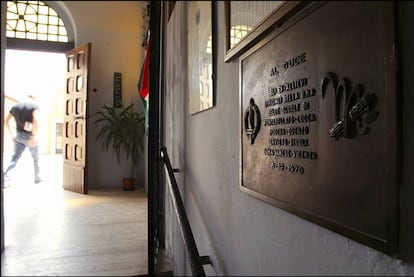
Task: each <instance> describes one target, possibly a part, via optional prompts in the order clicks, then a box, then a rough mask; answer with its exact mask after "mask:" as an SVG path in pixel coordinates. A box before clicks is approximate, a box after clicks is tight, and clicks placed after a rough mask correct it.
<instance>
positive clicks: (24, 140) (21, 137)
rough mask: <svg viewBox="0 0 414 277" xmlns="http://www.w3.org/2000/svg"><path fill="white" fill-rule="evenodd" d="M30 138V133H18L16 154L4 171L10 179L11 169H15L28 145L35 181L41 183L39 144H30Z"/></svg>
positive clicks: (15, 147) (15, 140) (15, 144)
mask: <svg viewBox="0 0 414 277" xmlns="http://www.w3.org/2000/svg"><path fill="white" fill-rule="evenodd" d="M29 140H30V134H28V133H18V134H17V136H16V138H15V139H14V154H13V156H12V159H11V161H10V164H9V166H8V167H7V169H6V171H5V172H4V177H5V179H6V180H8V178H9V176H8V174H9V171H10V170H12V169H14V168H15V167H16V165H17V162H18V161H19V159H20V157H21V156H22V153H23V151H24V149H26V147H28V148H29V151H30V154H31V155H32V158H33V165H34V172H35V180H34V181H35V183H39V182H40V181H41V179H40V167H39V146H38V144H37V143H36V145H35V146H30V145H29V144H28V141H29Z"/></svg>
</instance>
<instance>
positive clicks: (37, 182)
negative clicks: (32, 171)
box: [34, 178, 43, 184]
mask: <svg viewBox="0 0 414 277" xmlns="http://www.w3.org/2000/svg"><path fill="white" fill-rule="evenodd" d="M42 181H43V180H42V179H40V178H36V179H35V181H34V182H35V184H39V183H40V182H42Z"/></svg>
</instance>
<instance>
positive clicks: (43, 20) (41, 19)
mask: <svg viewBox="0 0 414 277" xmlns="http://www.w3.org/2000/svg"><path fill="white" fill-rule="evenodd" d="M37 22H38V23H41V24H47V22H48V17H47V15H39V19H38V21H37Z"/></svg>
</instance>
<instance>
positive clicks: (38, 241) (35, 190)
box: [1, 174, 148, 276]
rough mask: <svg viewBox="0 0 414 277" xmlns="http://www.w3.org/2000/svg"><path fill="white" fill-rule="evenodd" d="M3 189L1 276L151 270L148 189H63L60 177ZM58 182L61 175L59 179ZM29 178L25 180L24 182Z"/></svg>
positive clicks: (94, 273) (106, 273)
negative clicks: (149, 260)
mask: <svg viewBox="0 0 414 277" xmlns="http://www.w3.org/2000/svg"><path fill="white" fill-rule="evenodd" d="M43 177H44V179H45V181H44V182H42V183H41V184H38V185H35V184H33V182H32V179H31V177H30V179H29V178H28V177H27V176H26V177H25V176H20V179H19V181H18V182H17V183H14V184H12V185H11V186H10V187H8V188H6V189H4V191H3V192H4V206H5V250H4V252H3V253H2V256H1V275H2V276H10V275H14V276H16V275H17V276H28V275H30V276H75V275H76V276H102V275H105V276H110V275H111V276H121V275H122V276H131V275H140V274H146V273H147V272H148V271H147V261H148V257H147V229H148V228H147V197H146V194H145V191H144V189H142V188H140V189H137V190H135V191H128V192H126V191H123V190H122V189H121V188H119V189H100V190H90V191H89V194H88V195H82V194H77V193H72V192H69V191H65V190H63V189H62V188H61V187H62V186H61V183H59V180H57V179H55V177H56V176H51V175H48V176H45V175H43ZM57 177H59V175H58V174H57ZM24 179H26V180H24Z"/></svg>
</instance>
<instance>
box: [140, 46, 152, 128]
mask: <svg viewBox="0 0 414 277" xmlns="http://www.w3.org/2000/svg"><path fill="white" fill-rule="evenodd" d="M149 56H150V45H149V42H148V44H147V48H146V50H145V58H144V64H143V66H142V69H141V76H140V78H139V81H138V89H139V94H140V96H141V99H142V104H143V105H144V113H145V133H146V134H148V126H149V122H148V120H149V112H148V110H149Z"/></svg>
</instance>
